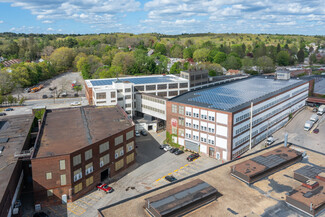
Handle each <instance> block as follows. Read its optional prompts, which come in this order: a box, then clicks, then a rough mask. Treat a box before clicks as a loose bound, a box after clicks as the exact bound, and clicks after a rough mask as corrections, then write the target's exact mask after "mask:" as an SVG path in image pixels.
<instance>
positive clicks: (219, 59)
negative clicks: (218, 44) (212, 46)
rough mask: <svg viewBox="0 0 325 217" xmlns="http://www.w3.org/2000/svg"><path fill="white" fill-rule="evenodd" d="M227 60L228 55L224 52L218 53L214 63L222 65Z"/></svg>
mask: <svg viewBox="0 0 325 217" xmlns="http://www.w3.org/2000/svg"><path fill="white" fill-rule="evenodd" d="M226 59H227V54H225V53H224V52H218V53H217V54H216V55H215V56H214V58H213V62H215V63H218V64H221V63H223V62H224V61H225V60H226Z"/></svg>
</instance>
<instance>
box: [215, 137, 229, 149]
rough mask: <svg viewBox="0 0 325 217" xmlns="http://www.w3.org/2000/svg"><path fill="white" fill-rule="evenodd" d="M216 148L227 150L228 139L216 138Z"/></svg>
mask: <svg viewBox="0 0 325 217" xmlns="http://www.w3.org/2000/svg"><path fill="white" fill-rule="evenodd" d="M216 146H217V147H219V148H223V149H225V150H227V139H224V138H220V137H216Z"/></svg>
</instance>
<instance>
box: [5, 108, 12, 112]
mask: <svg viewBox="0 0 325 217" xmlns="http://www.w3.org/2000/svg"><path fill="white" fill-rule="evenodd" d="M13 110H14V109H13V108H6V109H5V111H6V112H9V111H13Z"/></svg>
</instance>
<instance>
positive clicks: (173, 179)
mask: <svg viewBox="0 0 325 217" xmlns="http://www.w3.org/2000/svg"><path fill="white" fill-rule="evenodd" d="M165 179H166V180H167V181H168V182H175V181H176V180H177V179H176V178H175V177H174V176H166V177H165Z"/></svg>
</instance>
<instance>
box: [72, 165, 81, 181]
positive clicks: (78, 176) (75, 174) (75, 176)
mask: <svg viewBox="0 0 325 217" xmlns="http://www.w3.org/2000/svg"><path fill="white" fill-rule="evenodd" d="M81 178H82V171H81V168H79V169H77V170H75V171H73V181H75V182H76V181H78V180H79V179H81Z"/></svg>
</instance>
